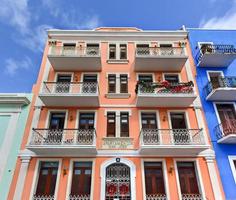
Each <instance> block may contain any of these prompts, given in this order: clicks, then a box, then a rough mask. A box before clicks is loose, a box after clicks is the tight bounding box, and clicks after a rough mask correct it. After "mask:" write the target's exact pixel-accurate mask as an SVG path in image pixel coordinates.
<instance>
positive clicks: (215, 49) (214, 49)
mask: <svg viewBox="0 0 236 200" xmlns="http://www.w3.org/2000/svg"><path fill="white" fill-rule="evenodd" d="M204 54H236V48H235V47H234V45H218V44H202V46H201V48H200V50H199V51H198V53H197V54H196V60H197V63H200V62H201V59H202V57H203V55H204Z"/></svg>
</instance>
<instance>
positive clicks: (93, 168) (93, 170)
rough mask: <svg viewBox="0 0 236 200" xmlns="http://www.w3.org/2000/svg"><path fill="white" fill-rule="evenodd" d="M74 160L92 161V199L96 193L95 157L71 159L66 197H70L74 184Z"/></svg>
mask: <svg viewBox="0 0 236 200" xmlns="http://www.w3.org/2000/svg"><path fill="white" fill-rule="evenodd" d="M74 162H92V174H91V186H90V199H93V193H94V177H95V159H93V158H75V159H71V160H70V164H69V170H68V171H69V175H68V179H67V187H66V199H69V195H70V190H71V184H72V174H73V164H74Z"/></svg>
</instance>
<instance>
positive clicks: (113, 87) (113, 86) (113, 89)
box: [108, 74, 116, 93]
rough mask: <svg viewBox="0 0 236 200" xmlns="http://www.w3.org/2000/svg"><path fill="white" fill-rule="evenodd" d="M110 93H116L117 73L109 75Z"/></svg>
mask: <svg viewBox="0 0 236 200" xmlns="http://www.w3.org/2000/svg"><path fill="white" fill-rule="evenodd" d="M108 93H116V75H115V74H109V75H108Z"/></svg>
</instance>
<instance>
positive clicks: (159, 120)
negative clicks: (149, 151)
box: [138, 110, 161, 131]
mask: <svg viewBox="0 0 236 200" xmlns="http://www.w3.org/2000/svg"><path fill="white" fill-rule="evenodd" d="M138 112H139V129H140V131H141V129H142V113H156V120H157V128H158V129H161V119H160V112H159V110H139V111H138Z"/></svg>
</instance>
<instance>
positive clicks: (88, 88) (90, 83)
mask: <svg viewBox="0 0 236 200" xmlns="http://www.w3.org/2000/svg"><path fill="white" fill-rule="evenodd" d="M82 92H83V93H96V92H97V74H84V77H83V87H82Z"/></svg>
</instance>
